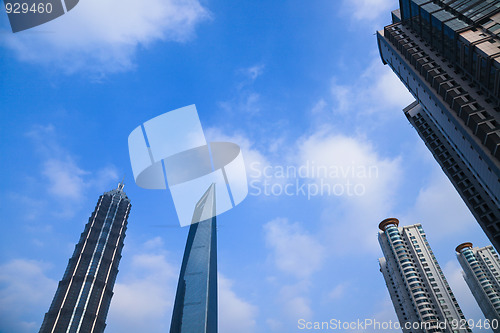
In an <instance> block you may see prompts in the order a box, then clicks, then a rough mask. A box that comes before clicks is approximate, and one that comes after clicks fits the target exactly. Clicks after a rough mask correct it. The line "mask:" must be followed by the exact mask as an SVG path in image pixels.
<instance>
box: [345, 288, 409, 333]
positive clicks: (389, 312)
mask: <svg viewBox="0 0 500 333" xmlns="http://www.w3.org/2000/svg"><path fill="white" fill-rule="evenodd" d="M375 308H376V311H375V313H374V314H373V315H371V316H368V317H366V319H372V322H371V324H370V325H367V326H365V327H364V328H363V329H359V330H353V331H352V332H359V333H362V332H380V331H383V332H384V333H401V329H394V328H392V329H390V328H388V329H385V328H384V329H382V328H381V326H380V325H382V323H385V324H389V323H392V327H394V323H397V322H399V321H398V317H397V316H396V312H395V311H394V306H393V305H392V302H391V300H390V298H389V297H388V296H387V298H385V299H384V300H382V301H379V302H377V303H376V304H375ZM375 323H377V326H375Z"/></svg>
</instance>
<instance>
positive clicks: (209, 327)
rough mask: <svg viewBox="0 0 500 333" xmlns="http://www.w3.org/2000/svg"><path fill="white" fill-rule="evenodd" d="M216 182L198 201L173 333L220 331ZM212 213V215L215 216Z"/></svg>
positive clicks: (183, 262) (188, 240)
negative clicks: (218, 315) (218, 329)
mask: <svg viewBox="0 0 500 333" xmlns="http://www.w3.org/2000/svg"><path fill="white" fill-rule="evenodd" d="M214 212H215V185H214V184H212V185H211V186H210V187H209V189H208V190H207V191H206V192H205V194H204V195H203V196H202V198H201V199H200V201H199V202H198V203H197V205H196V207H195V209H194V214H193V221H201V222H198V223H194V224H191V226H190V227H189V234H188V238H187V242H186V249H185V251H184V257H183V259H182V265H181V271H180V274H179V282H178V285H177V293H176V296H175V304H174V310H173V314H172V322H171V326H170V333H194V332H196V333H217V322H218V321H217V224H216V216H215V215H216V214H214ZM212 216H213V217H212Z"/></svg>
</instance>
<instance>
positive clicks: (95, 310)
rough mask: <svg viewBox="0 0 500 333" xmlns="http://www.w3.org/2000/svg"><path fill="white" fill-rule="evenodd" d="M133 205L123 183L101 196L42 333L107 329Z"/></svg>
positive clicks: (41, 329) (53, 302)
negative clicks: (110, 306) (107, 317)
mask: <svg viewBox="0 0 500 333" xmlns="http://www.w3.org/2000/svg"><path fill="white" fill-rule="evenodd" d="M130 207H131V204H130V200H129V199H128V197H127V195H126V194H125V192H124V191H123V183H120V184H119V185H118V188H116V189H114V190H112V191H109V192H106V193H104V194H103V195H101V196H100V198H99V200H98V202H97V206H96V208H95V210H94V212H93V213H92V215H91V216H90V218H89V221H88V223H87V224H86V226H85V230H84V231H83V233H82V234H81V237H80V241H79V242H78V244H76V247H75V251H74V252H73V256H72V257H71V258H70V259H69V263H68V267H67V268H66V271H65V272H64V276H63V278H62V280H61V281H60V282H59V286H58V288H57V291H56V294H55V296H54V299H53V301H52V304H51V306H50V309H49V311H48V312H47V313H46V314H45V318H44V320H43V323H42V327H41V328H40V333H60V332H67V333H77V332H93V333H101V332H103V331H104V328H105V327H106V323H105V321H106V316H107V314H108V309H109V305H110V302H111V297H112V296H113V286H114V284H115V279H116V275H117V274H118V264H119V262H120V258H121V252H122V248H123V240H124V238H125V230H126V229H127V218H128V215H129V212H130Z"/></svg>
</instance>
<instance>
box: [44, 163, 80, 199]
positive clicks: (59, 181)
mask: <svg viewBox="0 0 500 333" xmlns="http://www.w3.org/2000/svg"><path fill="white" fill-rule="evenodd" d="M87 174H88V172H87V171H84V170H82V169H80V168H79V167H78V166H77V165H76V163H75V162H74V161H73V160H72V159H71V158H70V157H69V156H66V158H65V159H64V160H63V159H55V158H49V159H48V160H46V161H44V162H43V166H42V175H44V176H45V177H46V178H47V180H48V182H49V185H48V187H47V191H48V192H49V193H50V194H52V195H54V196H56V197H60V198H68V199H73V200H78V199H80V198H81V197H82V194H83V191H84V189H85V187H86V183H85V181H84V180H83V176H85V175H87Z"/></svg>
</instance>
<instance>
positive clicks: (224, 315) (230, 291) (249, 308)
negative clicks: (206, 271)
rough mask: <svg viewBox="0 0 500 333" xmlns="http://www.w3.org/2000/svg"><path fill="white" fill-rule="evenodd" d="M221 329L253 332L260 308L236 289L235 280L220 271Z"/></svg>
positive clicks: (228, 332)
mask: <svg viewBox="0 0 500 333" xmlns="http://www.w3.org/2000/svg"><path fill="white" fill-rule="evenodd" d="M218 283H219V286H218V288H219V300H218V302H219V331H220V332H221V333H232V332H241V333H251V332H255V329H256V316H257V313H258V308H257V307H256V306H255V305H253V304H251V303H249V302H247V301H245V300H244V299H243V298H241V297H240V296H238V295H237V294H236V292H235V291H234V288H233V287H234V283H235V282H234V281H232V280H230V279H228V278H227V277H225V276H224V275H222V274H220V273H219V281H218Z"/></svg>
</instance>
